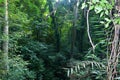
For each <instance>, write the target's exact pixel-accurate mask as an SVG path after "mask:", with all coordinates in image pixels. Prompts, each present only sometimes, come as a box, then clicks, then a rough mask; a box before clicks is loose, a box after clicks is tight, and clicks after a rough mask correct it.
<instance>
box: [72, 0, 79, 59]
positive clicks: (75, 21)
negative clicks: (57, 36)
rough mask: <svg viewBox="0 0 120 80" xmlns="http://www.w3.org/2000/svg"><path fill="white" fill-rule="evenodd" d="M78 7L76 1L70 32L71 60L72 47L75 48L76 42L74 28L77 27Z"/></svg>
mask: <svg viewBox="0 0 120 80" xmlns="http://www.w3.org/2000/svg"><path fill="white" fill-rule="evenodd" d="M78 7H79V0H76V4H75V5H74V21H73V27H72V30H71V31H72V32H71V37H72V40H71V58H72V56H73V53H74V47H75V41H76V26H77V17H78Z"/></svg>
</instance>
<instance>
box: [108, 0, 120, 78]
mask: <svg viewBox="0 0 120 80" xmlns="http://www.w3.org/2000/svg"><path fill="white" fill-rule="evenodd" d="M115 3H116V4H115V7H116V11H117V12H118V17H120V0H116V2H115ZM114 28H115V31H114V39H113V42H112V49H111V54H110V58H109V60H108V67H107V78H108V80H114V79H115V77H117V64H118V58H119V55H120V42H119V41H120V24H115V25H114Z"/></svg>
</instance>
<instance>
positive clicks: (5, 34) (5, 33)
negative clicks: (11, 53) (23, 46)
mask: <svg viewBox="0 0 120 80" xmlns="http://www.w3.org/2000/svg"><path fill="white" fill-rule="evenodd" d="M8 29H9V25H8V1H7V0H5V26H4V28H3V37H4V39H3V46H2V47H3V60H4V69H5V70H7V71H8V70H9V66H8V43H9V39H8V38H9V35H8V34H9V30H8Z"/></svg>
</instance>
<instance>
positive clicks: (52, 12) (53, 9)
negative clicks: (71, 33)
mask: <svg viewBox="0 0 120 80" xmlns="http://www.w3.org/2000/svg"><path fill="white" fill-rule="evenodd" d="M47 1H48V5H49V11H50V17H51V18H52V22H51V24H53V25H52V26H53V29H54V37H55V47H56V52H59V51H60V32H59V30H58V25H57V21H56V20H57V18H56V9H57V6H58V3H59V0H58V2H56V3H55V4H54V6H53V4H52V2H51V1H50V0H47Z"/></svg>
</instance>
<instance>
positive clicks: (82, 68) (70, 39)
mask: <svg viewBox="0 0 120 80" xmlns="http://www.w3.org/2000/svg"><path fill="white" fill-rule="evenodd" d="M109 1H112V0H92V1H91V2H90V1H89V0H85V1H84V0H8V16H9V20H8V21H9V52H8V56H9V59H8V63H9V71H8V72H7V74H5V73H6V71H5V70H4V69H3V64H4V62H3V61H2V60H3V58H2V57H3V56H2V53H3V51H2V44H3V41H4V40H5V39H6V37H5V36H3V28H4V25H5V21H4V16H5V15H4V13H5V8H4V0H0V44H1V45H0V53H1V57H0V80H81V79H82V80H106V78H107V70H106V68H107V60H108V58H109V56H110V51H111V47H110V45H111V41H112V38H113V36H114V35H113V31H114V30H113V28H112V26H113V22H112V20H111V17H110V14H109V12H111V10H112V9H113V8H114V1H112V2H111V3H109ZM106 5H107V6H106ZM88 10H89V26H88V23H87V12H88ZM115 22H116V23H119V19H118V18H116V19H115ZM88 28H89V30H88ZM89 33H90V36H89V37H91V39H92V43H93V44H94V45H95V47H94V48H93V47H91V43H90V39H89V37H88V34H89ZM117 68H118V71H117V72H118V75H119V74H120V69H119V68H120V67H119V64H118V67H117ZM117 78H119V77H117Z"/></svg>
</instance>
